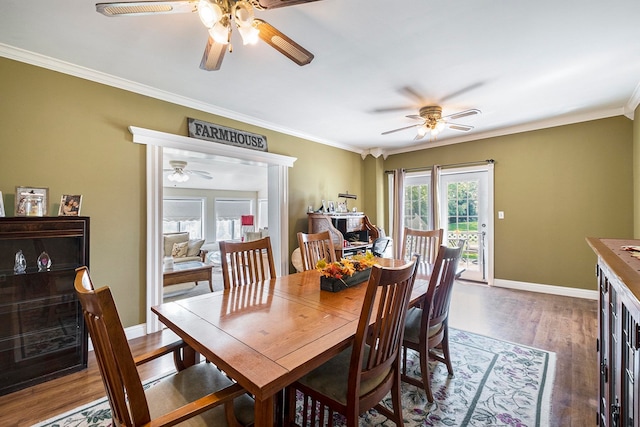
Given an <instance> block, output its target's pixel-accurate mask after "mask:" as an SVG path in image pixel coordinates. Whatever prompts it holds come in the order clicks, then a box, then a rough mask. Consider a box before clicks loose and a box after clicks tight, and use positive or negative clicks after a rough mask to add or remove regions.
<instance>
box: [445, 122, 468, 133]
mask: <svg viewBox="0 0 640 427" xmlns="http://www.w3.org/2000/svg"><path fill="white" fill-rule="evenodd" d="M447 127H448V128H449V129H453V130H458V131H460V132H469V131H470V130H471V129H473V126H469V125H461V124H458V123H447Z"/></svg>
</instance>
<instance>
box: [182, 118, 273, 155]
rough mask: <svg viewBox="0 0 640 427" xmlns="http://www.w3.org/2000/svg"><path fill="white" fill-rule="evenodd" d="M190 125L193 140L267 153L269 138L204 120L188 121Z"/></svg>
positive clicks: (190, 134)
mask: <svg viewBox="0 0 640 427" xmlns="http://www.w3.org/2000/svg"><path fill="white" fill-rule="evenodd" d="M187 121H188V123H189V136H190V137H191V138H198V139H204V140H207V141H213V142H220V143H222V144H227V145H234V146H236V147H241V148H250V149H252V150H258V151H267V137H266V136H264V135H258V134H255V133H249V132H244V131H241V130H238V129H233V128H228V127H224V126H220V125H216V124H213V123H207V122H203V121H202V120H196V119H191V118H189V119H187Z"/></svg>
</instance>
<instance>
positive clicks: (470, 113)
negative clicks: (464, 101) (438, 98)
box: [443, 108, 481, 120]
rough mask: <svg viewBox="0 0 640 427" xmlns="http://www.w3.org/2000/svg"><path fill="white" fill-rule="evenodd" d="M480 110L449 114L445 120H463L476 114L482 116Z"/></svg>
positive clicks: (473, 109)
mask: <svg viewBox="0 0 640 427" xmlns="http://www.w3.org/2000/svg"><path fill="white" fill-rule="evenodd" d="M480 112H481V111H480V110H477V109H475V108H472V109H470V110H464V111H460V112H458V113H453V114H449V115H448V116H444V117H443V119H453V120H457V119H461V118H463V117H469V116H475V115H476V114H480Z"/></svg>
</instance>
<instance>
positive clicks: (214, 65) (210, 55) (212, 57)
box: [200, 36, 227, 71]
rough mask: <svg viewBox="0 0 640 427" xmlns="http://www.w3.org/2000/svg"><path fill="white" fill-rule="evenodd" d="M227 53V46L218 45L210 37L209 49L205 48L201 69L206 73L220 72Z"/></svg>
mask: <svg viewBox="0 0 640 427" xmlns="http://www.w3.org/2000/svg"><path fill="white" fill-rule="evenodd" d="M226 51H227V45H226V44H222V43H216V42H215V41H214V40H213V38H212V37H211V36H209V40H207V47H205V49H204V54H203V55H202V61H200V68H201V69H203V70H206V71H215V70H219V69H220V66H221V65H222V60H223V59H224V54H225V52H226Z"/></svg>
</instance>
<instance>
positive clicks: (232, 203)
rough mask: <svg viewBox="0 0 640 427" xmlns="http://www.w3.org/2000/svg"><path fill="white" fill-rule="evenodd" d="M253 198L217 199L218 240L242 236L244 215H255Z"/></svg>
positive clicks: (235, 238)
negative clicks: (242, 217) (242, 218)
mask: <svg viewBox="0 0 640 427" xmlns="http://www.w3.org/2000/svg"><path fill="white" fill-rule="evenodd" d="M253 205H254V202H253V200H251V199H235V200H229V199H216V202H215V208H216V241H220V240H240V239H241V238H242V224H241V219H240V217H241V216H242V215H253Z"/></svg>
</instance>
